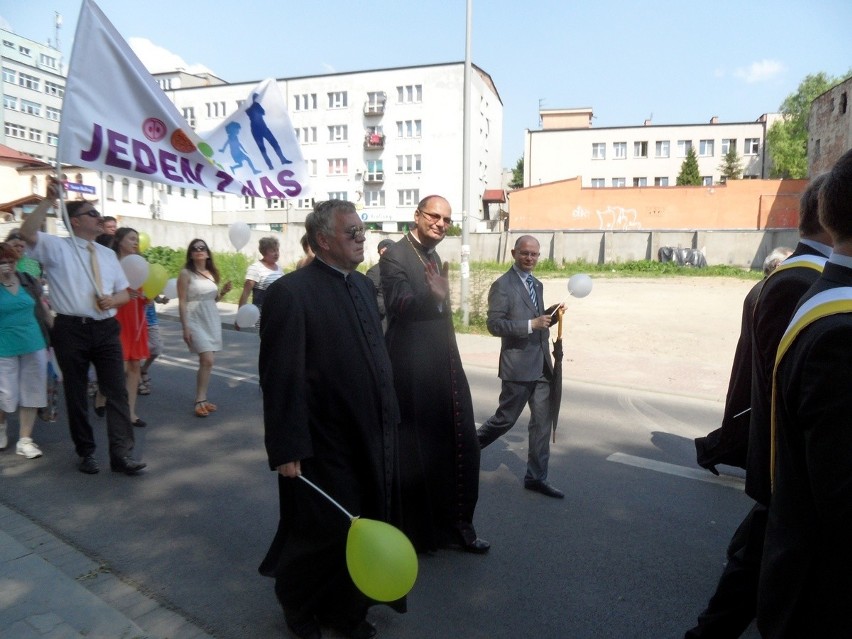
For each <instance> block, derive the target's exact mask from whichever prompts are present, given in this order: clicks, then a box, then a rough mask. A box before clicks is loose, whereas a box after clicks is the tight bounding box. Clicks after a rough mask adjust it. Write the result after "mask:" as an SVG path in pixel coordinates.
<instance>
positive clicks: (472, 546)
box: [462, 537, 491, 555]
mask: <svg viewBox="0 0 852 639" xmlns="http://www.w3.org/2000/svg"><path fill="white" fill-rule="evenodd" d="M490 548H491V544H489V543H488V542H487V541H485V540H484V539H480V538H479V537H477V538H476V539H474V540H473V541H472V542H470V543H468V544H464V545H463V546H462V550H464V551H465V552H472V553H473V554H474V555H484V554H485V553H487V552H488V550H489V549H490Z"/></svg>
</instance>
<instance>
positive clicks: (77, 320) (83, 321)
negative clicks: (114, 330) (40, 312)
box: [56, 314, 115, 324]
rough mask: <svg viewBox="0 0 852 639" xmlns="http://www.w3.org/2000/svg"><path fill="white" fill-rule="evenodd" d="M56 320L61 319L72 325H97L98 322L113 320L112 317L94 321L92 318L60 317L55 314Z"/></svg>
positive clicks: (78, 316) (60, 315) (77, 316)
mask: <svg viewBox="0 0 852 639" xmlns="http://www.w3.org/2000/svg"><path fill="white" fill-rule="evenodd" d="M56 319H61V320H63V321H65V322H72V323H74V324H97V323H98V322H106V321H108V320H111V319H115V318H114V317H105V318H103V319H95V318H94V317H83V316H80V315H62V314H57V315H56Z"/></svg>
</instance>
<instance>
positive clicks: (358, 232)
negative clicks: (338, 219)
mask: <svg viewBox="0 0 852 639" xmlns="http://www.w3.org/2000/svg"><path fill="white" fill-rule="evenodd" d="M343 234H344V235H347V236H349V239H350V240H357V239H358V238H359V237H360V238H361V239H364V238H365V237H367V229H365V228H364V227H363V226H353V227H352V228H350V229H346V230H345V231H343Z"/></svg>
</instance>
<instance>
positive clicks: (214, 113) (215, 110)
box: [204, 100, 227, 118]
mask: <svg viewBox="0 0 852 639" xmlns="http://www.w3.org/2000/svg"><path fill="white" fill-rule="evenodd" d="M204 106H206V107H207V117H208V118H224V117H225V116H226V115H227V113H226V112H225V102H224V100H223V101H221V102H208V103H207V104H205V105H204Z"/></svg>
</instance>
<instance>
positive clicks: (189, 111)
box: [182, 107, 195, 129]
mask: <svg viewBox="0 0 852 639" xmlns="http://www.w3.org/2000/svg"><path fill="white" fill-rule="evenodd" d="M182 113H183V118H184V120H186V123H187V124H188V125H189V126H191V127H192V128H193V129H194V128H195V107H184V108H183V109H182Z"/></svg>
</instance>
